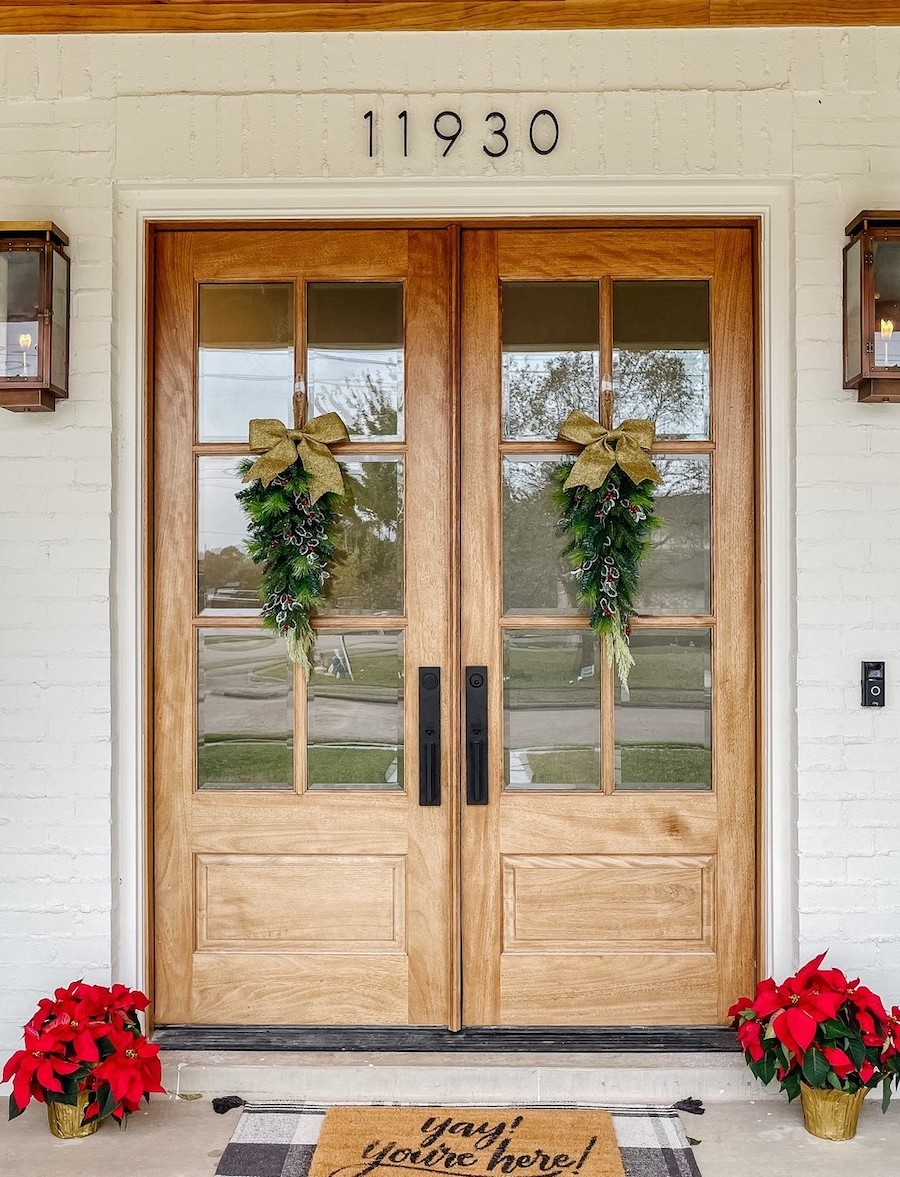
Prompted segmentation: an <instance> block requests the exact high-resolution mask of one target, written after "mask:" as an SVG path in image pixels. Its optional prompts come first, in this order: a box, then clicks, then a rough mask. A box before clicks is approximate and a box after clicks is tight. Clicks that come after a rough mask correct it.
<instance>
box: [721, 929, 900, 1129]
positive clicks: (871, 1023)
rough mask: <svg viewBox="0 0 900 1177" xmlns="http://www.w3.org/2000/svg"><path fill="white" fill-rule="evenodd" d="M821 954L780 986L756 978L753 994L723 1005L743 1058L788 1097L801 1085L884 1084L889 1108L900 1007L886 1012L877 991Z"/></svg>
mask: <svg viewBox="0 0 900 1177" xmlns="http://www.w3.org/2000/svg"><path fill="white" fill-rule="evenodd" d="M824 959H825V953H824V952H823V953H822V954H821V956H817V957H816V958H815V959H814V960H811V961H809V963H808V964H806V965H804V966H803V968H802V969H800V971H799V972H798V973H796V974H794V976H792V977H788V978H787V979H786V980H785V981H783V982H782V984H780V985H777V984H776V983H775V981H774V980H772V978H771V977H769V978H767V979H766V980H765V981H760V982H759V984H758V985H757V986H756V995H755V996H754V997H753V999H752V1000H751V999H750V998H749V997H742V998H741V999H740V1000H739V1001H738V1002H736V1003H735V1004H734V1005H733V1006H732V1007H731V1009H730V1010H729V1011H728V1015H729V1017H733V1018H734V1020H735V1025H736V1027H737V1032H738V1039H739V1041H740V1044H741V1046H742V1047H743V1050H744V1058H745V1059H746V1060H747V1065H748V1066H749V1067H750V1070H751V1071H752V1072H753V1074H754V1075H755V1076H756V1077H757V1079H759V1080H760V1081H761V1082H762V1083H763V1084H768V1083H771V1082H772V1080H773V1079H777V1080H778V1081H779V1083H780V1084H781V1090H782V1091H786V1092H787V1096H788V1099H789V1100H791V1099H796V1097H797V1096H798V1095H799V1094H800V1087H801V1084H804V1083H805V1084H806V1085H807V1086H809V1087H814V1088H829V1089H831V1090H834V1091H843V1092H845V1093H846V1094H848V1095H852V1094H854V1093H856V1092H858V1091H860V1090H861V1089H862V1088H864V1087H866V1088H871V1087H877V1086H878V1085H879V1084H881V1085H882V1100H881V1106H882V1110H883V1111H887V1108H888V1105H889V1103H890V1101H891V1094H892V1088H896V1087H900V1007H897V1006H894V1007H893V1009H892V1010H891V1012H890V1013H888V1012H887V1010H886V1009H885V1007H884V1004H883V1002H882V1000H881V998H880V997H879V996H878V994H877V993H873V992H872V990H871V989H868V988H867V987H866V986H865V985H860V983H859V981H858V980H857V981H848V980H847V978H846V977H845V976H844V974H843V973H842V972H841V971H840V969H830V968H829V969H824V968H822V962H823V960H824Z"/></svg>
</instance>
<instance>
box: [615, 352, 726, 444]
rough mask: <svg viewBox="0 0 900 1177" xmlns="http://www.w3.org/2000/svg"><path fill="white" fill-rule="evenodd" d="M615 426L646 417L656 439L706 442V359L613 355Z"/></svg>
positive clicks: (692, 354) (690, 355) (674, 355)
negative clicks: (683, 439) (703, 439)
mask: <svg viewBox="0 0 900 1177" xmlns="http://www.w3.org/2000/svg"><path fill="white" fill-rule="evenodd" d="M613 387H614V389H615V396H616V402H615V403H616V409H615V415H616V416H615V419H616V423H618V422H619V421H624V420H627V419H628V418H629V417H649V418H650V420H651V421H655V422H656V432H657V435H658V436H660V437H691V436H699V437H705V436H706V435H707V417H706V398H707V390H708V388H709V356H708V353H707V352H706V351H689V350H683V351H667V350H664V349H662V348H660V349H658V350H647V351H644V350H641V351H629V350H627V349H626V348H621V347H620V348H617V349H616V351H615V353H614V355H613Z"/></svg>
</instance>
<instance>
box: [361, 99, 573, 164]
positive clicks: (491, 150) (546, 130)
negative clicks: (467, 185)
mask: <svg viewBox="0 0 900 1177" xmlns="http://www.w3.org/2000/svg"><path fill="white" fill-rule="evenodd" d="M397 121H398V123H399V124H400V125H399V126H398V127H397V133H396V139H395V142H396V144H397V147H398V148H399V149H400V150H401V151H402V154H403V158H404V159H406V158H407V157H408V156H409V111H408V110H401V111H400V113H399V114H398V115H397ZM363 122H364V123H365V124H366V128H367V134H368V145H369V159H372V158H373V157H374V155H375V145H376V139H377V138H378V136H379V135H384V134H385V132H382V131H381V128H380V127H378V126H377V124H376V120H375V111H374V110H367V111H366V113H365V114H364V115H363ZM484 124H485V130H484V132H483V133H484V136H485V140H484V142H483V143H482V145H481V150H482V151H483V152H484V154H485V155H489V156H490V157H491V159H499V158H500V157H501V156H503V155H506V153H507V151H509V149H510V146H511V144H510V134H509V130H508V124H507V119H506V115H505V114H504V113H503V112H502V111H500V110H492V111H491V112H490V114H487V115H485V118H484ZM432 129H433V131H434V136H435V138H436V139H437V140H438V141H439V142H441V143H443V144H445V146H444V149H443V151H442V152H441V158H445V157H446V156H448V155H449V154H450V152H451V151H452V150H453V148H454V147H455V146H456V143H457V141H458V140H459V138H460V137H461V136H462V134H463V129H464V127H463V120H462V115H461V114H460V113H459V111H456V110H442V111H440V112H439V113H438V114H436V115H435V116H434V122H433V124H432ZM528 143H529V145H530V147H531V150H532V151H534V152H535V153H536V154H537V155H550V153H551V152H552V151H555V150H556V145H557V144H558V143H559V120H558V119H557V117H556V115H555V114H554V113H553V111H552V110H546V109H544V110H539V111H537V112H536V113H535V114H534V115H532V118H531V122H530V123H529V125H528Z"/></svg>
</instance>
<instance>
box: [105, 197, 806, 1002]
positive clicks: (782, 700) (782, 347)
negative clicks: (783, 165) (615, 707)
mask: <svg viewBox="0 0 900 1177" xmlns="http://www.w3.org/2000/svg"><path fill="white" fill-rule="evenodd" d="M414 186H415V188H416V191H415V192H413V193H412V194H411V193H410V191H409V187H410V185H409V184H408V183H403V184H397V183H394V182H392V181H387V182H385V184H384V185H383V186H382V187H383V189H384V191H382V192H380V193H379V194H378V197H377V199H376V200H375V202H374V207H373V199H372V192H371V189H370V188H368V187H367V186H365V185H362V184H360V183H358V182H353V181H350V182H344V183H334V182H328V183H319V182H311V183H308V184H304V185H302V189H303V191H302V192H301V193H300V196H299V198H298V195H297V193H296V191H292V193H291V194H290V195H288V194H286V193H285V191H284V189H283V188H282V189H276V188H274V187H269V188H265V187H263V186H254V188H253V192H252V195H251V196H250V197H248V195H247V191H246V190H240V189H237V188H232V189H224V190H223V189H202V188H201V189H195V190H192V191H191V192H190V193H189V194H188V193H187V192H186V191H185V190H184V189H182V188H172V189H168V190H166V189H155V188H154V189H140V188H134V189H122V190H120V192H119V204H120V210H121V212H122V216H121V217H120V218H119V219H118V221H117V224H116V234H115V235H116V243H117V246H118V247H119V251H120V256H121V265H120V280H119V283H118V284H117V290H116V293H117V294H118V300H117V310H118V315H117V324H116V332H117V340H118V343H119V349H118V352H117V364H116V375H117V377H118V388H119V389H120V390H121V393H120V395H119V396H118V397H117V398H116V400H115V403H114V409H115V414H116V424H117V427H118V430H119V433H120V437H121V439H122V441H121V444H120V446H119V447H117V450H116V457H117V461H116V483H117V487H118V491H119V493H118V495H117V500H118V501H117V511H116V515H115V518H114V527H115V536H116V540H117V544H116V560H115V572H114V574H115V575H116V579H117V590H118V591H117V592H116V594H115V597H114V607H115V616H116V620H117V622H118V626H117V629H118V632H119V633H120V634H124V635H126V637H127V635H128V634H129V633H132V634H134V636H135V641H134V642H130V643H129V642H128V641H123V640H120V641H119V642H118V643H117V649H116V657H115V667H116V671H117V675H116V703H117V710H118V713H119V716H120V724H119V728H118V739H117V747H116V756H115V775H116V784H115V788H116V794H115V796H116V825H115V831H114V834H115V856H116V859H117V862H118V872H117V873H118V875H119V877H120V880H121V882H120V884H119V886H118V888H117V889H116V894H115V897H114V944H113V959H114V967H116V968H117V969H118V970H119V971H120V972H122V973H123V975H126V976H130V977H132V978H134V980H135V981H136V982H137V983H146V974H147V970H148V966H149V964H150V962H151V961H152V943H153V941H152V911H151V910H150V909H149V905H148V903H147V902H146V897H147V895H148V894H149V891H148V888H147V880H148V877H149V857H148V854H147V847H148V844H149V838H150V835H151V829H150V823H149V821H148V819H147V814H146V805H147V803H148V801H149V800H150V797H149V792H148V790H147V789H146V787H142V783H141V778H142V777H144V780H145V781H146V779H147V777H146V776H145V772H146V768H147V763H146V759H147V758H146V755H145V754H144V753H145V752H146V748H145V746H144V745H143V740H142V727H143V724H142V718H143V715H142V713H143V712H144V709H145V706H146V695H147V683H146V675H145V674H144V673H143V667H142V662H141V652H142V649H143V647H144V646H145V645H146V642H147V640H148V639H149V637H150V636H151V635H150V634H149V631H148V622H147V613H146V610H145V608H144V607H143V606H144V605H145V603H146V594H145V591H144V585H145V581H146V575H147V572H148V564H147V561H146V557H145V556H144V558H142V542H141V536H142V534H144V535H146V534H147V530H148V529H147V526H146V525H147V524H148V523H149V522H150V513H149V504H148V502H147V499H146V494H145V479H144V477H143V475H144V474H145V471H144V470H143V469H142V464H143V459H144V456H145V455H146V453H147V449H146V446H147V442H148V440H149V437H150V428H151V422H150V419H149V414H146V413H145V411H144V410H145V409H146V408H147V407H148V401H147V400H145V399H144V398H142V396H141V387H142V385H145V383H146V384H147V386H148V387H149V382H150V381H152V376H153V373H152V367H151V366H150V361H149V357H150V356H151V355H152V351H151V348H150V347H149V338H150V336H149V325H148V323H147V312H148V309H149V297H150V292H151V291H152V278H153V275H152V270H151V269H150V268H149V266H148V265H147V261H146V249H147V242H148V238H149V236H150V235H151V233H152V231H153V229H154V228H155V227H156V226H159V227H160V228H162V227H165V228H175V227H182V228H188V227H192V228H193V227H199V226H201V225H216V226H217V227H219V228H222V227H224V225H226V224H227V225H232V224H233V225H235V226H237V225H240V226H241V227H243V226H246V225H248V224H250V223H252V224H253V225H254V226H263V225H264V226H266V227H272V228H277V227H279V226H280V225H282V224H284V223H285V221H286V220H287V219H288V218H287V217H286V216H285V214H284V212H283V211H282V210H283V209H287V208H288V207H290V208H291V209H292V214H291V218H290V219H291V222H292V223H293V224H295V225H297V226H298V227H299V226H300V225H304V226H307V225H312V224H315V225H317V226H324V225H325V224H328V225H329V226H333V227H334V228H342V227H349V226H350V225H351V224H357V225H359V224H362V223H365V224H366V225H372V226H375V225H378V226H385V225H387V224H389V223H392V222H393V223H399V224H403V225H404V226H408V225H409V224H410V223H411V222H415V223H416V224H417V225H422V226H424V225H425V224H428V223H432V224H447V223H448V222H449V221H451V220H452V221H454V222H456V223H459V224H463V225H473V226H474V225H487V224H490V225H502V226H509V225H516V224H520V225H521V224H530V225H536V224H543V225H550V224H553V225H559V226H564V225H565V226H569V227H575V226H580V225H593V226H596V225H601V224H606V225H609V224H613V223H615V224H620V225H621V224H625V225H636V224H638V223H640V224H647V225H650V224H660V223H665V224H668V225H672V224H676V223H677V224H691V225H695V224H723V225H727V224H736V223H737V224H743V225H747V224H749V225H751V226H752V227H753V228H754V231H755V232H756V235H757V241H758V245H759V255H760V256H759V257H758V259H757V261H758V263H759V264H758V267H757V279H758V283H757V290H756V295H755V299H754V305H755V309H756V322H757V334H758V337H759V339H760V346H759V348H758V353H757V355H758V361H759V362H758V367H757V385H758V386H759V384H760V383H762V391H763V395H762V396H761V397H759V398H758V404H757V410H758V411H757V424H758V427H760V428H759V429H758V435H759V438H760V443H761V444H760V445H759V456H760V462H759V469H760V473H761V477H760V480H759V484H758V487H757V499H758V502H759V503H760V506H761V507H763V508H765V506H766V505H772V504H774V503H778V504H779V505H781V504H782V503H783V502H784V500H785V497H786V496H787V497H788V499H789V498H790V497H791V496H792V493H793V490H792V481H791V476H792V472H793V471H792V460H791V452H790V451H791V448H792V440H791V434H790V429H789V423H790V408H791V400H792V398H791V392H792V388H793V379H792V376H793V373H792V368H791V352H790V343H791V337H790V333H789V329H788V330H785V329H783V328H782V323H783V322H785V320H784V313H785V311H786V308H787V306H788V304H789V299H790V290H791V286H790V271H789V269H788V268H787V267H783V266H780V265H778V264H777V262H778V260H779V259H782V258H784V257H785V256H788V255H789V253H790V249H791V243H792V236H791V227H790V223H789V212H790V202H789V199H788V193H787V190H786V188H785V186H784V185H780V184H771V183H753V182H750V183H747V184H741V185H731V186H723V185H690V186H684V185H663V186H662V187H660V185H658V184H654V185H653V186H652V188H651V187H649V186H641V185H632V186H629V187H627V188H625V187H617V188H615V189H612V190H611V189H610V186H609V185H604V184H602V183H584V182H578V181H575V182H570V183H568V184H563V185H562V187H561V186H560V185H559V183H558V182H554V183H553V184H549V183H543V182H540V181H538V182H536V183H535V182H530V183H527V184H526V185H524V186H523V185H522V184H521V182H516V183H512V182H510V181H504V180H496V181H493V182H492V181H487V180H485V181H480V182H479V183H477V184H473V183H470V182H468V181H466V182H462V183H456V184H453V183H452V182H451V184H450V185H449V189H450V190H449V191H448V185H447V184H446V183H438V182H434V183H430V182H426V183H424V184H422V183H421V182H420V183H419V184H415V182H414ZM591 193H593V196H592V197H591V196H590V194H591ZM326 194H327V197H328V205H329V207H331V208H332V209H333V210H334V211H333V214H332V216H331V217H329V218H328V219H327V220H326V219H325V218H323V217H322V216H321V215H319V214H318V213H317V210H319V209H321V208H323V207H324V206H325V203H326ZM411 199H412V200H413V202H414V207H410V201H411ZM626 203H627V204H628V205H629V206H630V208H631V209H632V210H634V211H633V212H631V214H630V215H623V214H622V213H621V212H620V211H619V210H620V209H622V208H623V205H625V204H626ZM498 206H499V207H509V208H511V209H513V210H516V212H515V213H514V214H513V215H509V216H505V217H496V216H488V215H486V211H487V209H488V208H497V207H498ZM448 207H449V208H452V209H453V210H456V209H459V210H460V213H459V215H454V216H450V215H448V214H447V213H446V211H445V210H446V209H447V208H448ZM586 207H591V208H593V209H598V210H600V209H604V208H608V209H610V210H613V209H615V214H616V215H614V214H613V213H612V212H609V213H607V214H606V215H599V216H598V215H594V216H590V217H588V216H585V214H584V212H583V210H584V209H585V208H586ZM429 208H430V209H432V210H433V211H432V212H431V214H430V215H429V213H428V211H427V210H428V209H429ZM642 208H643V209H649V210H650V211H647V212H643V213H641V212H640V211H639V210H640V209H642ZM529 209H531V210H534V212H535V213H538V212H541V213H543V212H545V211H546V215H541V216H537V215H528V212H527V211H525V212H521V211H520V210H529ZM227 210H232V211H231V213H229V212H228V211H227ZM298 210H299V215H298ZM363 210H365V212H364V211H363ZM306 211H308V212H309V216H308V218H307V217H304V216H303V213H304V212H306ZM379 213H380V214H381V215H379ZM441 213H443V214H444V215H440V214H441ZM766 314H767V316H768V320H767V318H766ZM769 324H771V328H770V327H769ZM776 388H777V389H778V395H777V396H776V395H775V389H776ZM763 410H765V411H763ZM766 429H768V430H769V431H770V436H772V437H773V441H772V442H771V443H770V444H769V445H764V444H762V443H763V442H764V440H765V430H766ZM759 514H760V521H761V525H762V523H763V520H764V518H765V513H764V510H761V511H760V513H759ZM786 515H787V513H784V515H781V514H778V515H775V516H772V517H770V518H769V523H768V526H767V527H766V528H765V529H764V532H765V543H764V546H763V547H762V548H761V549H760V552H759V557H760V564H761V570H762V571H763V572H764V574H765V583H764V585H763V586H761V587H762V588H768V589H769V592H768V594H767V597H766V599H765V601H763V600H762V599H761V601H760V608H759V613H760V617H761V620H762V622H763V624H762V625H761V627H760V639H761V641H760V646H761V647H762V649H761V650H760V655H761V656H760V657H759V658H758V671H759V675H760V678H761V679H762V680H763V687H764V689H763V690H762V691H761V692H760V703H761V707H762V709H763V711H764V712H765V715H766V717H767V718H768V723H765V724H761V725H760V728H759V738H760V740H761V742H763V743H764V744H765V746H766V755H765V757H764V759H763V761H762V762H761V766H760V767H761V776H763V777H764V780H765V782H766V789H765V795H764V797H763V802H764V804H763V805H762V806H760V822H761V825H762V826H763V828H764V831H765V839H764V842H761V843H760V846H759V849H760V854H759V864H760V872H761V874H762V876H763V881H764V886H763V887H762V888H761V891H760V899H761V900H763V899H764V901H765V902H764V903H763V902H761V903H760V916H761V923H762V924H763V927H764V930H765V932H766V941H765V946H766V953H765V969H764V966H763V964H762V962H761V971H765V970H766V969H776V970H777V968H778V962H784V967H788V966H789V965H790V964H791V958H792V956H793V953H794V951H795V944H796V932H795V924H796V903H795V890H794V888H793V886H792V883H791V865H792V863H791V859H792V856H793V853H794V841H795V826H794V823H793V820H792V816H791V812H790V787H789V786H790V781H791V775H792V773H791V761H792V757H793V746H794V741H795V736H794V735H793V733H792V730H791V726H790V724H789V723H788V724H785V723H784V721H783V719H780V720H779V722H778V723H777V724H776V723H773V722H772V719H773V716H783V715H784V714H785V709H786V707H788V709H789V703H790V701H791V700H792V698H793V695H794V683H793V679H792V676H791V675H790V670H789V662H790V658H789V651H790V649H791V648H792V647H793V645H794V641H795V639H794V636H793V627H792V625H791V621H792V615H791V611H790V607H789V604H788V593H787V592H786V591H785V589H786V586H789V585H790V583H791V582H792V575H793V568H794V563H795V552H794V547H793V533H792V528H791V527H790V524H789V522H788V521H787V519H786V518H785V517H786ZM773 518H774V522H773V521H772V520H773ZM763 556H764V557H765V559H764V560H763V559H762V557H763ZM773 582H774V583H773ZM771 649H777V650H778V651H779V658H778V659H777V661H776V659H774V658H773V659H769V660H766V659H765V658H764V657H763V656H762V655H763V654H764V653H765V651H766V650H771ZM785 650H787V651H788V653H787V654H784V651H785ZM773 733H774V734H773ZM142 768H143V770H144V771H142ZM776 777H777V779H778V780H779V782H780V785H781V786H782V787H780V788H779V790H778V791H777V792H776V791H775V790H774V788H773V780H774V779H776ZM773 962H774V963H773Z"/></svg>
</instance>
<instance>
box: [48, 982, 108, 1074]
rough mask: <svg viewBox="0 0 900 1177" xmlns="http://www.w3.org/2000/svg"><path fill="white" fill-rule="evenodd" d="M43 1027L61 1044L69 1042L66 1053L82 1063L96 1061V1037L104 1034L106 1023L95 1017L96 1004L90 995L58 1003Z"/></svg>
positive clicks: (97, 1050) (97, 1053) (98, 1056)
mask: <svg viewBox="0 0 900 1177" xmlns="http://www.w3.org/2000/svg"><path fill="white" fill-rule="evenodd" d="M46 1028H47V1030H48V1031H51V1032H52V1033H53V1034H54V1035H55V1036H56V1038H57V1039H58V1040H59V1041H60V1042H61V1043H64V1044H66V1045H67V1046H69V1045H70V1047H71V1049H70V1050H68V1052H67V1053H68V1054H69V1055H70V1056H74V1057H75V1058H76V1059H78V1060H79V1061H81V1062H85V1063H98V1062H99V1061H100V1051H99V1048H98V1047H97V1040H98V1039H99V1038H105V1037H106V1034H107V1031H108V1030H109V1025H108V1023H106V1022H102V1021H100V1020H99V1018H98V1015H97V1013H96V1006H95V1004H94V1002H93V1001H92V1000H91V999H90V998H87V999H84V1000H81V1001H73V1000H70V999H66V1000H65V1001H63V1002H61V1003H60V1010H59V1013H58V1014H57V1015H56V1017H55V1018H53V1020H52V1021H50V1022H48V1023H47V1027H46Z"/></svg>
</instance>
